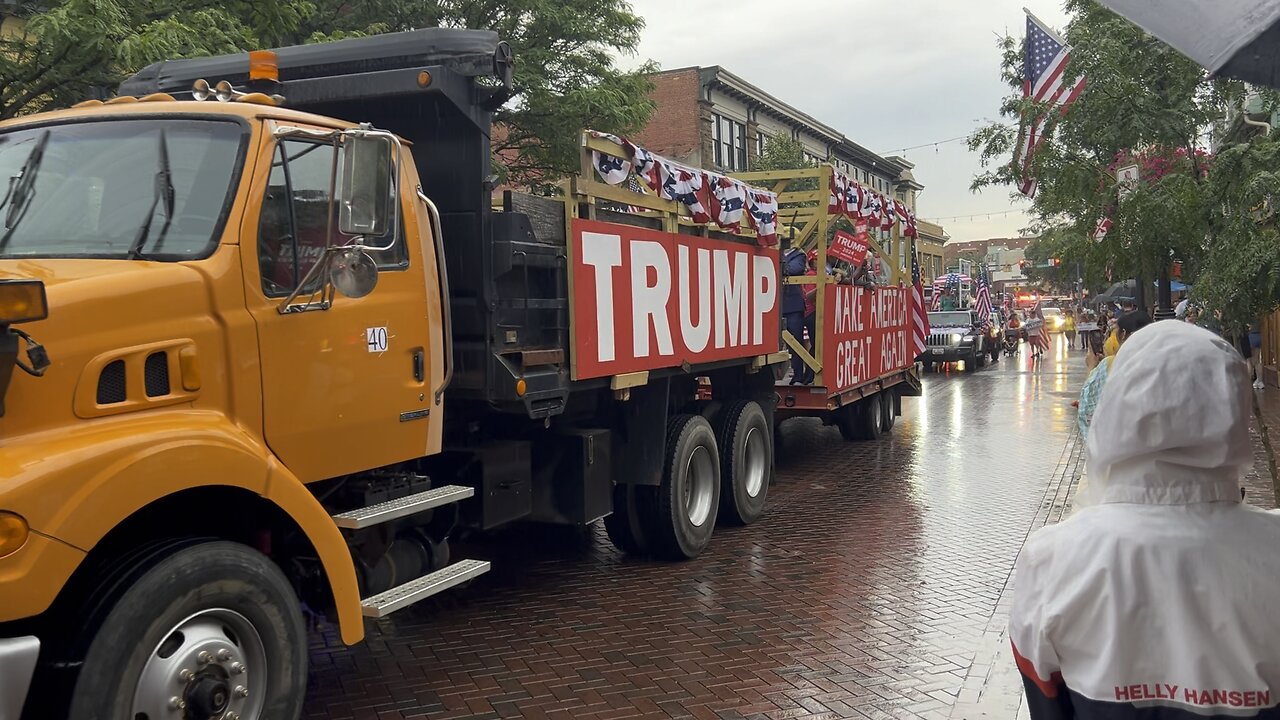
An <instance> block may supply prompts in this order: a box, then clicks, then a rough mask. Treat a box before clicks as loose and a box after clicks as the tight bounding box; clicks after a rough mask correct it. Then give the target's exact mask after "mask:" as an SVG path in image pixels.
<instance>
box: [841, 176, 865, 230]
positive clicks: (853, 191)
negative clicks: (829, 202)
mask: <svg viewBox="0 0 1280 720" xmlns="http://www.w3.org/2000/svg"><path fill="white" fill-rule="evenodd" d="M866 195H867V191H866V189H865V188H863V187H862V186H861V185H859V184H858V183H856V182H853V181H852V180H849V181H848V182H847V183H846V184H845V190H844V205H845V210H844V214H845V215H846V216H847V217H848V218H849V219H850V220H852V221H853V222H854V223H857V222H858V221H859V220H862V219H864V216H863V214H862V203H863V201H864V199H865V198H866Z"/></svg>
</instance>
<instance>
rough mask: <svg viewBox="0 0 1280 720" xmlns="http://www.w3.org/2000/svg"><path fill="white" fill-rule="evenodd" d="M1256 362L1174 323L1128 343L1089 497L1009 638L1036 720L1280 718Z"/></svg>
mask: <svg viewBox="0 0 1280 720" xmlns="http://www.w3.org/2000/svg"><path fill="white" fill-rule="evenodd" d="M1250 404H1251V398H1250V392H1249V370H1248V368H1247V367H1246V365H1245V363H1244V362H1242V361H1241V359H1240V356H1239V354H1238V353H1237V352H1236V351H1235V350H1233V349H1232V347H1231V344H1230V343H1228V342H1226V341H1224V340H1222V339H1221V338H1219V337H1217V336H1215V335H1214V334H1213V333H1210V332H1208V331H1207V330H1204V329H1201V328H1197V327H1194V326H1192V325H1190V324H1187V323H1180V322H1160V323H1155V324H1154V325H1152V326H1151V327H1149V328H1146V329H1144V330H1142V331H1141V332H1139V333H1136V334H1135V335H1134V336H1132V337H1131V338H1130V339H1129V340H1128V341H1126V342H1125V343H1124V345H1123V346H1122V347H1121V349H1120V352H1119V354H1118V355H1117V356H1116V360H1115V365H1114V369H1113V370H1112V371H1111V374H1110V379H1109V380H1108V381H1107V386H1106V392H1104V393H1103V395H1102V399H1101V401H1100V402H1099V404H1098V409H1097V414H1096V416H1095V418H1094V423H1093V424H1094V432H1092V433H1090V434H1089V436H1088V438H1087V440H1086V451H1085V454H1086V467H1087V475H1088V478H1089V483H1088V484H1089V487H1088V489H1087V491H1086V494H1087V495H1088V496H1089V497H1088V500H1089V502H1088V503H1087V504H1086V505H1085V506H1084V507H1082V508H1081V509H1080V510H1078V511H1077V512H1076V513H1075V514H1074V515H1073V516H1072V517H1071V518H1069V519H1067V520H1066V521H1064V522H1061V523H1059V524H1057V525H1052V526H1049V527H1046V528H1043V529H1041V530H1038V531H1037V532H1036V533H1035V534H1034V535H1032V536H1031V538H1030V539H1029V540H1028V541H1027V544H1026V545H1025V546H1024V547H1023V549H1022V554H1021V556H1020V557H1019V558H1018V563H1017V569H1016V573H1015V575H1014V578H1015V581H1014V582H1015V583H1016V585H1015V588H1014V595H1013V606H1012V610H1011V612H1010V622H1009V635H1010V639H1011V641H1012V644H1013V652H1014V658H1015V660H1016V662H1017V666H1018V669H1019V670H1020V671H1021V673H1022V676H1023V686H1024V689H1025V692H1026V696H1027V706H1028V709H1029V711H1030V716H1031V718H1032V719H1033V720H1059V719H1065V718H1077V719H1079V720H1090V719H1098V718H1108V719H1115V718H1135V719H1136V718H1153V719H1154V718H1227V717H1231V718H1241V717H1245V718H1259V717H1274V714H1275V713H1276V712H1277V710H1276V707H1277V703H1280V623H1278V622H1276V619H1275V602H1276V600H1275V599H1276V598H1277V597H1280V554H1277V553H1276V552H1275V548H1276V547H1277V546H1280V515H1276V514H1272V513H1268V512H1264V511H1262V510H1259V509H1256V508H1253V507H1250V506H1248V505H1245V504H1244V503H1242V502H1241V500H1240V486H1241V480H1242V479H1243V477H1244V474H1245V473H1246V472H1248V471H1249V470H1250V468H1251V467H1252V465H1253V448H1252V441H1251V439H1250V436H1249V422H1250Z"/></svg>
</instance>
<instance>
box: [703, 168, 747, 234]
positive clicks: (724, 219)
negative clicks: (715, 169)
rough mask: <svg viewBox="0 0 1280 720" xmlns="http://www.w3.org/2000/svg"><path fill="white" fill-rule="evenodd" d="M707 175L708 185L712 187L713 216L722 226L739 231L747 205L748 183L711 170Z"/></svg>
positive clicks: (717, 223)
mask: <svg viewBox="0 0 1280 720" xmlns="http://www.w3.org/2000/svg"><path fill="white" fill-rule="evenodd" d="M706 177H707V185H709V186H710V187H711V218H712V219H713V220H715V222H716V225H719V226H720V227H721V228H724V229H725V230H728V231H729V232H738V230H739V229H740V228H741V226H742V213H743V211H744V210H745V209H746V206H747V185H746V183H744V182H742V181H741V180H735V179H733V178H731V177H725V176H724V175H717V174H716V173H711V172H709V173H707V174H706Z"/></svg>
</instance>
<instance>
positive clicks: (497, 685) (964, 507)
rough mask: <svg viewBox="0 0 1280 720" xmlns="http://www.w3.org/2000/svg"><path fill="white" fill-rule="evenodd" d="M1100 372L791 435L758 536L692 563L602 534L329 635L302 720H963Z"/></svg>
mask: <svg viewBox="0 0 1280 720" xmlns="http://www.w3.org/2000/svg"><path fill="white" fill-rule="evenodd" d="M1084 374H1085V370H1084V362H1083V356H1082V353H1081V352H1080V351H1078V350H1077V351H1075V352H1074V353H1068V352H1067V351H1066V349H1065V347H1064V343H1063V341H1062V340H1061V339H1057V340H1056V342H1055V344H1054V349H1053V351H1052V352H1051V353H1050V355H1049V356H1047V357H1046V358H1044V359H1043V360H1040V361H1038V362H1034V363H1033V362H1032V361H1031V360H1029V359H1028V358H1027V357H1026V356H1025V354H1024V355H1020V356H1018V357H1014V358H1009V357H1002V358H1001V359H1000V361H999V362H997V363H996V364H994V365H992V366H988V367H987V368H984V369H981V370H976V371H974V372H965V371H957V370H956V369H955V368H951V369H948V370H947V371H943V372H936V373H930V374H928V375H926V377H925V394H924V397H922V398H915V399H905V400H904V401H903V412H904V415H903V417H902V418H900V419H899V421H898V424H897V426H896V427H895V428H894V429H893V432H892V434H891V435H889V436H887V437H884V438H882V439H881V440H880V441H877V442H872V443H846V442H844V441H842V440H841V438H840V434H839V432H837V431H836V430H835V429H834V428H827V427H823V426H822V425H821V424H820V423H818V422H816V421H813V420H808V419H797V420H792V421H789V422H788V423H787V424H785V425H784V426H783V429H782V444H781V446H780V447H779V448H778V456H779V477H778V480H777V483H776V484H775V485H774V486H773V487H772V488H771V490H770V493H771V497H770V507H769V511H768V513H767V514H766V515H765V517H764V519H763V520H762V521H761V522H759V523H757V524H755V525H752V526H750V527H747V528H722V529H719V530H718V531H717V534H716V537H715V539H714V540H713V541H712V545H711V547H710V549H709V550H708V552H707V553H706V554H705V555H704V556H702V557H701V558H699V559H698V560H695V561H693V562H688V563H684V564H674V565H673V564H665V563H657V562H647V561H634V560H628V559H626V558H624V557H622V556H621V555H620V554H618V553H617V552H616V551H614V550H613V548H612V547H611V546H610V545H609V543H608V541H607V540H606V539H605V538H604V535H603V532H601V531H598V530H597V531H588V532H581V533H579V532H574V531H565V530H560V529H557V530H532V529H522V530H519V531H514V532H512V533H508V534H507V535H506V537H504V538H502V542H501V543H490V544H486V546H485V548H483V549H482V550H487V551H489V552H490V554H491V557H492V559H493V560H494V571H493V572H491V573H490V574H489V575H488V576H485V577H484V578H482V579H481V580H480V581H477V582H476V583H475V584H474V585H473V586H471V587H470V588H468V589H466V590H464V591H462V592H458V593H455V594H453V595H451V596H449V597H447V598H445V599H442V600H440V601H439V602H435V603H434V604H426V605H424V606H423V607H420V608H411V609H409V610H405V611H403V612H402V613H399V614H397V615H396V616H394V621H393V623H391V624H387V625H383V626H380V627H374V626H371V632H370V637H369V640H368V641H367V643H366V644H365V645H364V646H361V647H357V648H353V649H347V648H343V647H341V646H340V645H339V643H337V641H336V639H335V638H334V636H333V634H332V633H331V632H330V633H327V634H326V635H325V636H324V637H317V639H316V640H317V644H316V645H315V647H314V649H313V654H312V663H313V666H312V668H313V669H312V677H311V691H310V696H309V698H308V703H307V709H306V711H305V713H304V716H305V717H308V718H331V719H332V720H338V719H341V718H402V717H403V718H409V717H422V718H461V717H476V718H500V717H529V718H543V717H550V718H571V717H572V718H600V719H602V720H603V719H605V718H626V717H668V716H669V717H696V718H707V719H708V720H711V719H718V718H726V719H729V718H739V717H760V718H796V717H810V716H812V717H827V718H830V717H856V718H864V717H872V718H875V717H885V718H889V717H893V718H900V717H924V718H946V717H947V716H948V714H949V712H950V710H951V708H952V706H953V705H954V704H955V703H956V699H957V696H958V695H959V694H960V691H961V689H962V685H963V684H964V681H965V678H966V676H967V675H969V674H970V673H971V670H973V666H974V664H975V658H979V660H980V661H983V660H982V658H981V657H980V656H981V652H980V647H981V645H982V642H983V635H984V631H986V630H987V629H988V625H989V624H990V623H991V622H992V618H993V613H996V611H997V601H998V600H999V598H1000V596H1001V592H1002V591H1003V590H1004V588H1005V585H1006V583H1007V581H1008V579H1009V573H1010V570H1011V569H1012V565H1013V561H1014V559H1015V557H1016V555H1017V552H1018V549H1019V548H1020V547H1021V545H1022V542H1023V540H1024V539H1025V537H1026V535H1027V533H1028V531H1029V530H1030V529H1031V527H1032V526H1033V523H1035V522H1036V520H1037V517H1038V515H1039V516H1041V517H1042V516H1043V513H1042V512H1041V511H1042V506H1043V505H1044V504H1045V498H1046V489H1047V488H1048V487H1049V486H1050V484H1051V482H1053V478H1054V476H1055V469H1056V468H1057V467H1058V466H1059V465H1060V463H1061V462H1063V461H1064V448H1066V447H1067V445H1068V440H1069V439H1070V437H1071V435H1072V433H1073V432H1074V422H1075V411H1074V409H1073V408H1072V407H1071V405H1070V403H1071V401H1072V400H1073V399H1074V398H1075V397H1076V394H1077V393H1078V391H1079V387H1080V384H1081V383H1082V382H1083V380H1084ZM1059 474H1060V473H1059ZM1042 521H1043V520H1041V522H1042ZM998 619H999V618H998V617H997V620H998Z"/></svg>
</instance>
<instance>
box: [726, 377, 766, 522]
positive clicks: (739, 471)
mask: <svg viewBox="0 0 1280 720" xmlns="http://www.w3.org/2000/svg"><path fill="white" fill-rule="evenodd" d="M719 420H720V423H719V424H720V427H719V432H718V433H717V437H718V439H719V441H720V442H719V444H720V517H721V519H722V520H724V521H725V522H728V523H732V524H734V525H749V524H751V523H753V522H755V521H756V520H759V519H760V516H761V515H763V514H764V505H765V498H766V496H767V495H768V494H769V476H770V474H771V473H772V470H773V444H772V442H771V439H772V435H773V433H772V432H771V431H770V430H769V423H768V421H767V420H766V419H765V416H764V410H762V409H760V405H759V404H758V403H756V402H753V401H751V400H740V401H738V402H736V403H734V404H732V405H730V406H729V407H728V408H726V409H725V410H724V412H722V413H720V418H719Z"/></svg>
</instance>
